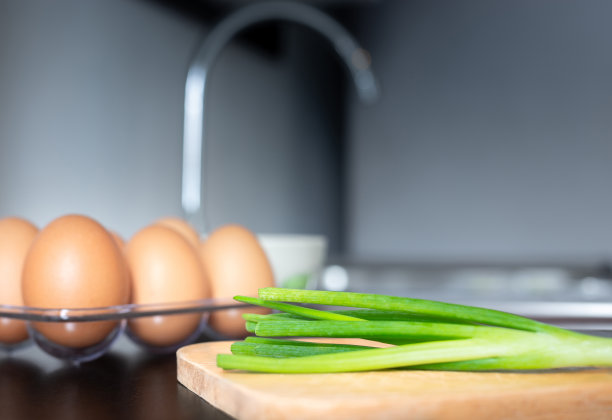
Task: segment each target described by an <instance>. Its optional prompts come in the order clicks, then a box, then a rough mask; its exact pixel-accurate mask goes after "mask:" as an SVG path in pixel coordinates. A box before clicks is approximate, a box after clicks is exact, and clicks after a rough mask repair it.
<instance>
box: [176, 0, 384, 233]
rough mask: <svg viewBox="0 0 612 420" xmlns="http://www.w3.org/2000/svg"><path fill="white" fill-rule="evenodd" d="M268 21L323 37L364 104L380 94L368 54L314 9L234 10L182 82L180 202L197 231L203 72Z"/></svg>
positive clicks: (201, 217) (200, 223) (202, 225)
mask: <svg viewBox="0 0 612 420" xmlns="http://www.w3.org/2000/svg"><path fill="white" fill-rule="evenodd" d="M268 20H287V21H291V22H295V23H298V24H302V25H304V26H306V27H308V28H311V29H313V30H314V31H316V32H318V33H320V34H321V35H323V36H324V37H325V38H327V39H328V40H329V41H330V42H331V43H332V45H333V47H334V49H335V51H336V52H337V53H338V54H339V55H340V57H341V58H342V59H343V61H344V62H345V63H346V66H347V67H348V69H349V71H350V73H351V75H352V76H353V81H354V82H355V86H356V88H357V93H358V95H359V98H360V99H361V100H362V101H364V102H373V101H375V100H376V99H377V98H378V92H379V90H378V86H377V83H376V80H375V78H374V75H373V74H372V72H371V70H370V60H369V56H368V55H367V53H366V52H365V51H364V50H363V49H361V48H360V47H359V46H358V45H357V43H356V42H355V40H354V39H353V37H352V36H351V35H350V34H349V33H348V32H347V30H346V29H344V28H343V27H342V26H341V25H340V24H339V23H338V22H337V21H335V20H334V19H332V18H331V17H330V16H328V15H326V14H325V13H323V12H321V11H320V10H318V9H315V8H313V7H311V6H307V5H304V4H300V3H295V2H284V1H274V2H267V3H257V4H253V5H250V6H246V7H244V8H242V9H239V10H238V11H236V12H234V13H233V14H231V15H230V16H228V17H227V18H226V19H224V20H223V21H221V22H220V23H219V24H218V25H217V26H216V27H214V28H213V30H212V31H211V32H210V33H209V34H208V36H207V37H206V39H205V40H204V42H203V43H202V45H201V46H200V48H199V50H198V52H197V54H196V56H195V58H194V60H193V61H192V63H191V65H190V67H189V71H188V73H187V80H186V82H185V105H184V113H185V114H184V125H183V174H182V195H181V202H182V207H183V212H184V213H185V217H186V218H187V220H188V221H189V222H191V223H192V224H193V226H194V227H195V228H196V229H197V230H198V231H199V232H200V233H205V232H206V228H208V226H206V218H205V214H204V205H203V203H202V186H201V183H202V162H203V160H204V159H203V152H204V147H205V142H204V136H205V134H206V133H205V131H204V130H205V128H206V124H205V121H206V118H205V117H206V114H205V103H206V102H205V99H206V88H207V83H208V73H209V72H210V70H211V67H212V65H213V64H214V62H215V60H216V58H217V57H218V55H219V53H220V52H221V50H222V49H223V47H224V46H225V45H226V44H227V43H228V42H229V41H230V40H231V38H232V37H233V36H234V35H236V34H237V33H238V32H240V31H241V30H243V29H244V28H246V27H248V26H250V25H252V24H255V23H259V22H263V21H268Z"/></svg>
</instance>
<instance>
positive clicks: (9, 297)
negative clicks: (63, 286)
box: [0, 217, 38, 344]
mask: <svg viewBox="0 0 612 420" xmlns="http://www.w3.org/2000/svg"><path fill="white" fill-rule="evenodd" d="M37 233H38V229H37V228H36V226H34V225H33V224H32V223H30V222H28V221H27V220H24V219H20V218H18V217H7V218H5V219H1V220H0V290H1V292H0V305H17V306H23V298H22V297H21V271H22V269H23V262H24V260H25V256H26V254H27V252H28V249H29V248H30V244H31V243H32V240H33V239H34V237H35V236H36V234H37ZM27 338H28V330H27V328H26V323H25V322H24V321H20V320H17V319H11V318H0V343H5V344H15V343H19V342H21V341H24V340H26V339H27Z"/></svg>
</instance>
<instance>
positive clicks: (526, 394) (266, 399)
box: [177, 340, 612, 420]
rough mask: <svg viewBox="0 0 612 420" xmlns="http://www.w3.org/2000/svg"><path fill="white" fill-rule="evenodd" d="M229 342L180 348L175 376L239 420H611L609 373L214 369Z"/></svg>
mask: <svg viewBox="0 0 612 420" xmlns="http://www.w3.org/2000/svg"><path fill="white" fill-rule="evenodd" d="M335 341H338V340H335ZM230 344H231V343H230V342H210V343H200V344H193V345H190V346H186V347H183V348H181V349H179V351H178V352H177V378H178V380H179V382H180V383H182V384H183V385H184V386H185V387H187V388H188V389H190V390H191V391H193V392H195V393H196V394H197V395H199V396H200V397H202V398H204V399H205V400H207V401H208V402H209V403H210V404H212V405H213V406H215V407H217V408H219V409H220V410H222V411H224V412H226V413H227V414H229V415H231V416H233V417H236V418H238V419H241V420H242V419H256V420H258V419H262V420H264V419H265V420H273V419H296V420H298V419H319V420H323V419H537V420H544V419H551V420H552V419H555V420H557V419H589V420H590V419H612V370H610V369H590V370H572V371H567V370H566V371H555V372H537V373H533V372H532V373H514V372H513V373H500V372H486V373H471V372H467V373H466V372H432V371H408V370H394V371H379V372H360V373H333V374H260V373H248V372H241V371H224V370H222V369H219V368H218V367H217V366H216V361H215V359H216V355H217V354H218V353H229V352H230V350H229V348H230Z"/></svg>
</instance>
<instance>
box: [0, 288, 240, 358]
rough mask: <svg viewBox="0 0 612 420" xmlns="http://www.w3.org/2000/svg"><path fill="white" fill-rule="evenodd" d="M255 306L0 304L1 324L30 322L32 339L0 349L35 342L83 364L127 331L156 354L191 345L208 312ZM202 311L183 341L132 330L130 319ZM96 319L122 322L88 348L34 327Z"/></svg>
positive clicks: (224, 302)
mask: <svg viewBox="0 0 612 420" xmlns="http://www.w3.org/2000/svg"><path fill="white" fill-rule="evenodd" d="M248 306H251V305H247V304H243V303H237V302H236V301H233V300H230V299H200V300H193V301H186V302H173V303H164V304H126V305H117V306H107V307H100V308H62V309H57V308H54V309H49V308H34V307H27V306H13V305H0V326H1V323H2V319H3V318H4V319H6V318H10V319H16V320H21V321H26V322H27V328H28V332H29V336H30V339H28V340H25V341H22V342H20V343H16V344H12V343H11V344H8V343H3V342H1V341H0V350H5V351H7V352H12V351H15V350H17V349H20V348H22V347H25V346H27V345H30V344H31V343H32V342H34V344H35V345H37V346H38V347H39V348H41V349H42V350H43V351H44V352H46V353H48V354H50V355H51V356H54V357H56V358H58V359H63V360H66V361H68V362H72V363H75V364H79V363H82V362H87V361H90V360H94V359H96V358H98V357H100V356H102V355H103V354H105V353H106V352H107V351H108V350H109V349H110V347H111V345H112V344H113V342H114V341H115V340H116V339H117V338H118V337H119V336H120V335H121V334H123V333H125V334H126V335H127V336H128V337H129V338H130V339H131V340H132V341H134V342H135V343H136V344H138V345H139V346H141V347H143V348H145V349H147V350H148V351H151V352H155V353H168V352H173V351H175V350H176V349H178V348H179V347H181V346H184V345H186V344H190V343H192V342H194V341H196V340H197V338H198V337H199V336H200V335H201V334H202V332H203V331H204V329H205V327H206V325H207V320H208V315H209V314H210V312H212V311H219V310H226V309H238V308H243V307H248ZM198 312H199V313H202V320H201V322H200V325H199V326H198V328H197V329H196V330H194V331H193V333H192V334H190V335H189V337H187V338H185V339H184V340H182V341H181V342H180V343H175V344H173V345H171V346H167V347H155V346H151V345H149V344H147V343H144V342H142V341H141V340H140V339H139V338H138V337H137V336H135V335H134V334H132V332H131V331H130V329H129V327H128V325H127V321H128V320H129V319H133V318H143V317H155V316H169V315H179V314H187V313H198ZM96 321H119V322H118V323H117V327H116V328H114V329H113V330H112V331H111V332H110V333H109V334H108V335H107V336H106V338H105V339H104V340H102V341H101V342H99V343H97V344H95V345H93V346H89V347H85V348H72V347H67V346H62V345H59V344H56V343H54V342H52V341H50V340H47V339H46V338H45V337H44V336H43V335H42V334H41V333H40V332H38V331H37V330H36V329H35V328H34V327H33V326H32V324H31V323H32V322H54V323H55V322H66V323H67V322H79V323H80V322H96Z"/></svg>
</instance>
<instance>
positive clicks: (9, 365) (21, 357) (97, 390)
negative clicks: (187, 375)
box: [0, 337, 231, 420]
mask: <svg viewBox="0 0 612 420" xmlns="http://www.w3.org/2000/svg"><path fill="white" fill-rule="evenodd" d="M0 418H1V419H3V420H21V419H27V420H30V419H75V420H76V419H79V420H80V419H83V420H97V419H134V420H136V419H143V420H144V419H146V420H153V419H176V420H187V419H219V420H228V419H231V417H228V416H227V415H226V414H224V413H223V412H221V411H219V410H217V409H216V408H214V407H212V406H211V405H210V404H208V403H207V402H206V401H204V400H202V399H201V398H200V397H198V396H197V395H195V394H193V393H192V392H191V391H189V390H188V389H187V388H185V387H184V386H182V385H181V384H180V383H179V382H178V381H177V379H176V356H175V355H174V354H167V355H151V354H149V353H147V352H146V351H145V350H142V349H140V348H138V347H136V346H135V345H134V344H132V343H131V342H129V341H128V339H127V338H125V337H120V338H119V339H118V340H117V342H115V343H114V344H113V346H112V347H111V349H110V351H109V352H108V353H107V354H105V355H104V356H102V357H101V358H99V359H96V360H94V361H91V362H88V363H83V364H82V365H80V366H74V365H71V364H69V363H65V362H62V361H59V360H57V359H55V358H53V357H51V356H48V355H47V354H45V353H44V352H43V351H42V350H40V349H38V348H37V347H36V346H34V345H31V346H29V347H27V348H22V349H17V350H15V351H13V352H11V353H6V352H2V350H0Z"/></svg>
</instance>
